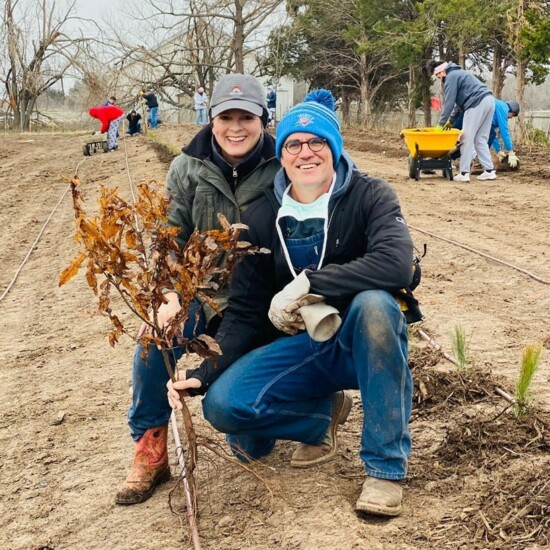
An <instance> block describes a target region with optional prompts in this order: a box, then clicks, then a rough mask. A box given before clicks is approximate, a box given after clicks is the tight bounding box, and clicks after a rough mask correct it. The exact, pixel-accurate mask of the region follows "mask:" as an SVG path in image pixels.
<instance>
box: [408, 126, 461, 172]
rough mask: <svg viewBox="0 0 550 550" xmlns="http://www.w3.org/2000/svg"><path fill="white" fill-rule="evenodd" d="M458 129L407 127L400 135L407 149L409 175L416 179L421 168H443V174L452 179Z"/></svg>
mask: <svg viewBox="0 0 550 550" xmlns="http://www.w3.org/2000/svg"><path fill="white" fill-rule="evenodd" d="M459 135H460V130H457V129H456V128H452V129H451V130H446V131H444V132H436V131H435V128H409V129H406V130H402V131H401V137H402V138H403V139H404V140H405V143H406V145H407V147H408V149H409V152H410V156H409V177H410V178H412V179H415V180H416V181H418V180H419V178H420V172H421V171H422V170H443V176H444V177H446V178H447V179H448V180H452V179H453V166H452V162H451V161H452V155H453V153H454V152H456V150H457V147H458V145H457V142H458V136H459Z"/></svg>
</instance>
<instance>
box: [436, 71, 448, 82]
mask: <svg viewBox="0 0 550 550" xmlns="http://www.w3.org/2000/svg"><path fill="white" fill-rule="evenodd" d="M446 75H447V72H446V71H445V69H443V70H442V71H439V72H438V73H435V77H436V78H437V79H438V80H442V79H443V78H445V76H446Z"/></svg>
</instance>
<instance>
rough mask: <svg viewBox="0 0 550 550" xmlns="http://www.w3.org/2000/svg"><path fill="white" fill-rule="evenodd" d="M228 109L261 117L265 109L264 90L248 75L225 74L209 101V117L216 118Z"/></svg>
mask: <svg viewBox="0 0 550 550" xmlns="http://www.w3.org/2000/svg"><path fill="white" fill-rule="evenodd" d="M230 109H242V110H243V111H247V112H249V113H252V114H253V115H256V116H262V114H263V113H264V110H265V109H266V106H265V102H264V89H263V88H262V85H261V84H260V83H259V82H258V81H257V80H256V77H254V76H252V75H250V74H239V73H234V74H226V75H224V76H222V77H221V78H220V80H219V81H218V83H217V84H216V87H215V88H214V91H213V92H212V100H211V101H210V116H211V117H212V118H214V117H217V116H218V115H219V114H221V113H223V112H224V111H229V110H230Z"/></svg>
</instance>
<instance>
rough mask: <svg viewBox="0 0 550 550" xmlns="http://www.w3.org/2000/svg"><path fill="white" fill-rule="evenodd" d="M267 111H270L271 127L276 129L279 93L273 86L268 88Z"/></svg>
mask: <svg viewBox="0 0 550 550" xmlns="http://www.w3.org/2000/svg"><path fill="white" fill-rule="evenodd" d="M266 99H267V109H268V111H269V126H271V127H275V115H276V113H277V92H276V91H275V90H274V89H273V86H271V85H269V86H268V87H267V96H266Z"/></svg>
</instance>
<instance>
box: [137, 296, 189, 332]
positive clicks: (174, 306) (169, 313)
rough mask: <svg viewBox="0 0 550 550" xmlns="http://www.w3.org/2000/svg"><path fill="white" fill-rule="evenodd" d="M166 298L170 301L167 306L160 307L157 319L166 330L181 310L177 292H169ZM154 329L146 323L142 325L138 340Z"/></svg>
mask: <svg viewBox="0 0 550 550" xmlns="http://www.w3.org/2000/svg"><path fill="white" fill-rule="evenodd" d="M164 297H165V298H166V299H167V300H168V302H167V303H166V304H162V305H161V306H160V307H159V310H158V313H157V319H158V323H159V326H160V328H164V327H165V326H166V325H167V324H168V323H169V322H170V321H171V320H172V319H173V318H174V317H175V316H176V315H177V313H178V311H179V310H180V301H179V297H178V295H177V293H176V292H167V293H166V294H165V295H164ZM151 331H152V328H151V327H150V326H149V325H148V324H147V323H145V322H143V324H142V325H141V327H140V329H139V333H138V338H141V336H143V335H144V334H145V333H146V332H151Z"/></svg>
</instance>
